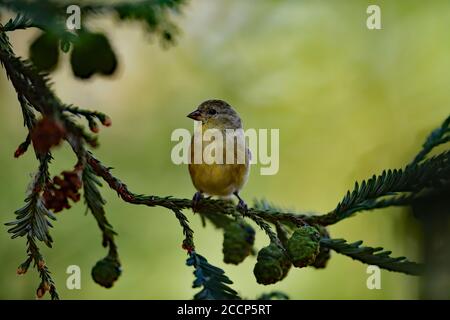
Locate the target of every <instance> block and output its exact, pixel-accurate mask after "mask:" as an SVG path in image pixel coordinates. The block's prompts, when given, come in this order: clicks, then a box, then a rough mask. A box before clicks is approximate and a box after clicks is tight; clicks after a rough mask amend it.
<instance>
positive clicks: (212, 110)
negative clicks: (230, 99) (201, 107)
mask: <svg viewBox="0 0 450 320" xmlns="http://www.w3.org/2000/svg"><path fill="white" fill-rule="evenodd" d="M216 113H217V111H216V110H214V109H209V110H208V114H209V115H212V116H213V115H215V114H216Z"/></svg>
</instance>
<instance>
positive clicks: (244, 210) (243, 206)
mask: <svg viewBox="0 0 450 320" xmlns="http://www.w3.org/2000/svg"><path fill="white" fill-rule="evenodd" d="M234 195H235V196H236V197H237V198H238V199H239V202H238V205H237V206H236V209H237V211H239V212H240V213H242V214H246V213H247V212H248V206H247V204H246V203H245V201H244V200H243V199H242V198H241V197H240V196H239V194H238V193H237V192H235V193H234Z"/></svg>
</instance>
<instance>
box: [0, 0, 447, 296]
mask: <svg viewBox="0 0 450 320" xmlns="http://www.w3.org/2000/svg"><path fill="white" fill-rule="evenodd" d="M369 4H379V5H380V6H381V10H382V28H383V29H382V30H372V31H371V30H368V29H367V28H366V18H367V14H366V8H367V6H368V5H369ZM174 19H175V21H176V22H177V24H178V25H179V27H180V28H181V30H182V34H181V36H180V37H179V38H178V44H177V45H176V46H174V47H171V48H169V49H168V50H165V49H162V48H161V47H160V46H159V45H158V43H157V41H156V39H151V38H149V36H148V34H146V33H145V31H144V30H143V29H142V28H140V26H139V25H138V24H117V23H115V22H114V21H113V20H112V19H102V20H98V21H89V25H90V26H92V28H93V29H97V30H104V31H105V32H106V33H107V34H108V36H110V39H111V40H112V45H113V47H114V48H115V51H116V53H117V54H118V56H119V59H120V61H119V63H120V70H119V72H118V74H117V76H115V77H113V78H102V77H98V76H96V77H95V78H94V79H91V80H89V81H80V80H76V79H75V78H74V77H73V76H72V74H71V70H70V67H69V63H68V56H65V57H64V59H63V61H60V65H59V67H58V69H57V70H56V72H54V74H53V75H52V77H53V81H54V83H55V84H54V89H55V91H56V92H57V94H58V95H59V96H60V97H61V99H62V100H63V101H65V102H68V103H73V104H75V105H79V106H81V107H85V108H90V109H97V110H99V111H102V112H105V113H107V114H108V115H110V116H111V118H112V120H113V125H112V127H111V128H107V129H106V128H105V129H102V130H101V132H100V142H101V145H100V147H99V148H98V149H97V150H95V153H96V154H97V156H98V157H99V158H100V159H102V160H103V162H104V163H105V164H106V165H109V166H112V167H114V168H115V169H114V171H113V172H114V174H115V175H117V176H118V177H119V178H120V179H122V180H124V181H125V182H126V183H127V185H128V186H129V187H130V188H131V190H133V191H135V192H137V193H145V194H155V195H173V196H177V197H186V198H190V197H191V196H192V195H193V193H194V191H195V190H194V188H193V186H192V185H191V181H190V178H189V174H188V172H187V167H186V166H175V165H174V164H172V162H171V160H170V151H171V148H172V146H173V145H174V143H172V142H171V141H170V134H171V132H172V130H174V129H175V128H180V127H183V128H188V129H192V121H191V120H189V119H188V118H186V114H187V113H188V112H190V111H192V110H193V109H194V108H195V107H196V106H197V105H198V104H199V103H200V102H202V101H203V100H206V99H210V98H221V99H224V100H226V101H228V102H229V103H230V104H231V105H233V106H234V107H235V108H236V109H237V110H238V112H239V113H240V114H241V116H242V118H243V120H244V124H245V126H246V127H247V128H249V127H252V128H279V129H280V140H281V141H280V170H279V172H278V174H276V175H274V176H261V175H259V170H258V167H256V168H253V169H252V174H251V176H250V179H249V182H248V184H247V186H246V187H245V189H244V190H243V193H242V195H243V197H244V198H245V199H246V200H247V201H248V202H251V200H252V199H254V198H262V197H265V198H267V199H269V200H270V201H273V202H274V203H276V204H278V205H281V206H284V207H287V208H293V209H298V210H303V211H314V212H326V211H328V210H331V209H332V208H334V206H335V205H336V204H337V202H338V201H339V200H340V199H341V198H342V196H343V195H344V193H345V192H346V191H347V189H349V188H351V187H352V186H353V183H354V181H355V180H361V179H364V178H367V177H369V176H371V175H372V174H374V173H380V172H381V171H382V170H383V169H386V168H398V167H402V166H404V165H405V164H406V163H407V162H408V161H410V159H412V157H413V156H414V155H415V153H416V152H417V151H418V150H419V148H420V144H421V143H422V141H423V139H424V138H425V136H426V135H427V134H428V133H429V132H430V130H431V129H432V128H434V127H436V126H438V124H440V122H441V121H442V120H443V119H444V118H445V117H446V116H447V115H448V112H449V106H450V95H449V87H450V36H449V32H448V30H449V29H450V2H448V1H427V2H424V1H406V0H405V1H356V0H355V1H316V0H315V1H313V0H310V1H306V0H305V1H258V2H257V5H256V3H255V1H239V0H227V1H225V0H222V1H208V0H192V1H190V2H189V3H188V5H187V6H186V7H185V8H184V12H183V15H181V16H176V17H175V18H174ZM3 22H4V21H3ZM37 34H38V33H37V32H36V31H19V32H15V33H14V34H13V35H12V36H11V41H12V44H13V46H14V48H15V50H16V53H17V54H19V55H21V56H24V57H26V56H27V55H28V45H29V43H30V41H32V40H33V39H34V38H35V37H36V36H37ZM0 119H1V125H0V137H1V138H0V165H1V167H2V170H0V181H1V185H0V221H2V222H7V221H10V220H12V219H13V218H14V215H13V212H14V210H15V209H17V208H19V207H21V206H22V203H23V199H24V194H25V190H26V186H27V184H28V183H29V181H30V177H31V174H32V173H33V172H34V170H36V168H37V163H36V160H35V159H34V156H33V153H32V152H28V153H26V154H25V155H24V156H23V157H21V158H20V159H17V160H16V159H14V158H13V153H14V150H15V149H16V147H17V146H18V145H19V143H20V142H22V141H23V139H24V138H25V135H26V131H25V129H24V128H23V126H22V117H21V114H20V108H19V105H18V102H17V100H16V95H15V93H14V90H13V89H12V86H11V84H10V83H9V82H8V81H7V79H6V77H5V74H4V72H3V70H2V72H0ZM54 156H55V160H54V162H53V165H52V167H51V172H52V174H53V175H55V174H58V173H60V172H61V171H62V170H65V169H69V168H71V167H72V166H73V165H74V163H75V158H74V156H73V154H72V153H71V151H70V150H69V148H68V147H67V146H66V145H65V146H62V147H59V148H58V149H57V150H55V152H54ZM103 193H104V196H105V198H106V199H107V201H108V204H107V207H106V209H107V214H108V217H109V219H110V221H111V223H112V224H113V225H114V227H115V229H116V231H118V233H119V237H118V239H117V242H118V245H119V252H120V257H121V261H122V265H123V274H122V276H121V278H120V279H119V281H118V282H117V283H116V284H115V285H114V287H113V288H112V289H104V288H101V287H100V286H98V285H96V284H95V283H94V282H93V281H92V280H91V276H90V270H91V267H92V266H93V265H94V264H95V262H96V261H97V260H98V259H100V258H102V257H103V256H104V255H106V252H105V250H104V249H103V248H102V247H101V244H100V242H101V239H100V232H99V230H98V229H97V225H96V223H95V222H94V219H93V218H92V217H91V216H90V215H85V206H84V204H83V203H82V201H80V202H79V203H77V204H76V205H74V206H73V208H72V209H71V210H65V211H63V212H61V213H59V214H58V221H57V222H56V223H55V228H54V229H53V230H52V236H53V238H54V240H55V244H54V248H53V249H46V248H44V249H43V253H44V255H45V257H46V260H47V264H48V265H49V267H50V269H51V271H52V272H53V275H54V278H55V280H56V284H57V287H58V291H59V293H60V295H61V297H62V298H65V299H93V298H96V299H190V298H191V297H192V296H193V294H194V292H195V290H194V289H192V288H191V285H192V281H193V275H192V271H193V269H192V268H190V267H187V266H185V259H186V253H185V252H184V251H183V250H182V249H181V241H182V231H181V228H180V227H179V225H178V221H177V220H176V219H175V218H174V216H173V214H172V213H171V212H169V211H167V210H165V209H161V208H147V207H140V206H133V205H129V204H126V203H124V202H122V201H121V200H119V199H118V197H117V195H116V194H115V192H113V191H111V190H109V189H108V188H104V189H103ZM185 213H186V214H187V215H188V217H189V219H190V221H191V226H192V228H193V229H194V230H195V240H196V246H197V251H198V252H199V253H201V254H202V255H204V256H206V257H207V258H208V260H209V261H210V262H211V263H212V264H215V265H217V266H219V267H221V268H223V269H224V270H225V271H226V273H227V274H228V275H229V277H230V278H231V279H232V280H233V281H234V285H233V287H234V288H235V289H237V291H238V292H239V293H240V294H241V296H243V297H246V298H254V297H256V296H257V295H259V294H261V293H263V292H268V291H271V290H281V291H284V292H286V293H287V294H289V295H290V296H291V298H292V299H349V298H353V299H405V298H417V297H418V290H419V285H420V281H419V279H418V278H416V277H412V276H407V275H403V274H398V273H392V272H388V271H382V280H381V285H382V289H381V290H369V289H367V287H366V279H367V277H368V274H367V273H366V266H365V265H363V264H361V263H359V262H356V261H352V260H351V259H349V258H346V257H343V256H339V255H337V254H335V253H334V254H333V255H332V259H331V260H330V262H329V264H328V267H327V268H326V269H325V270H316V269H312V268H306V269H291V271H290V273H289V275H288V277H287V278H286V279H285V280H284V281H282V282H281V283H278V284H275V285H273V286H268V287H265V286H262V285H258V284H256V281H255V279H254V276H253V272H252V269H253V266H254V263H255V258H254V257H250V258H247V260H246V261H245V262H244V263H243V264H241V265H239V266H232V265H225V264H224V263H223V262H222V252H221V251H222V248H221V244H222V233H221V231H219V230H216V229H214V227H213V226H211V225H207V227H206V228H203V227H202V226H201V222H200V218H199V216H193V215H192V213H191V212H188V211H186V212H185ZM6 229H7V228H6V227H3V229H2V231H1V232H0V261H1V263H0V288H1V290H0V298H3V299H22V298H25V299H33V298H34V296H35V288H36V287H37V285H38V283H39V281H38V276H37V273H36V272H35V271H34V270H30V271H29V272H28V273H27V274H26V275H24V276H17V275H16V268H17V266H18V265H19V263H21V262H22V261H23V260H24V259H25V252H24V250H25V243H24V242H25V239H15V240H11V239H10V238H9V235H8V234H7V232H6ZM330 231H331V235H332V236H333V237H338V238H339V237H343V238H345V239H347V240H349V241H356V240H365V243H366V244H368V245H371V246H384V247H386V248H388V249H390V250H392V251H393V253H394V255H396V256H401V255H406V256H408V257H409V258H411V259H416V260H420V259H421V256H420V250H419V249H420V247H419V245H418V241H417V239H418V238H420V232H419V230H418V226H417V225H415V224H414V223H413V222H411V221H409V220H408V219H406V212H405V211H404V210H402V209H398V208H397V209H387V210H382V211H377V212H368V213H361V214H359V215H358V216H356V217H354V218H352V219H348V220H346V221H343V222H341V223H339V224H338V225H335V226H332V227H331V229H330ZM256 239H257V241H256V243H257V247H262V246H264V245H266V244H267V243H268V239H267V238H266V237H265V235H264V234H263V233H262V232H258V233H257V237H256ZM72 264H75V265H79V266H80V267H81V271H82V282H81V286H82V288H81V290H68V289H66V287H65V282H66V278H67V274H66V268H67V266H69V265H72Z"/></svg>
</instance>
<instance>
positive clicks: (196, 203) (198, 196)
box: [192, 191, 203, 213]
mask: <svg viewBox="0 0 450 320" xmlns="http://www.w3.org/2000/svg"><path fill="white" fill-rule="evenodd" d="M202 199H203V194H202V193H201V192H200V191H199V192H196V193H195V194H194V197H193V198H192V211H193V212H194V213H196V212H198V209H199V204H200V201H201V200H202Z"/></svg>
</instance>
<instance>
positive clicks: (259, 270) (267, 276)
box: [253, 243, 291, 285]
mask: <svg viewBox="0 0 450 320" xmlns="http://www.w3.org/2000/svg"><path fill="white" fill-rule="evenodd" d="M290 267H291V262H290V261H289V258H288V257H287V255H286V254H285V253H284V252H283V251H282V250H281V248H279V247H278V246H277V245H276V244H274V243H271V244H270V245H268V246H267V247H264V248H262V249H261V250H260V251H259V252H258V258H257V262H256V264H255V268H254V269H253V273H254V275H255V277H256V281H257V282H258V283H260V284H264V285H268V284H273V283H276V282H278V281H280V280H282V279H284V277H286V275H287V274H288V272H289V269H290Z"/></svg>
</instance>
